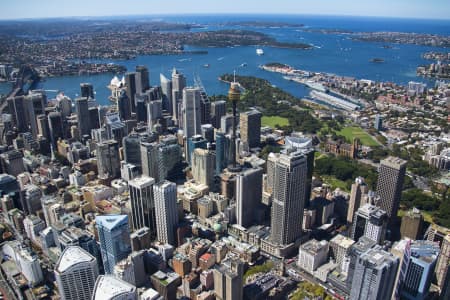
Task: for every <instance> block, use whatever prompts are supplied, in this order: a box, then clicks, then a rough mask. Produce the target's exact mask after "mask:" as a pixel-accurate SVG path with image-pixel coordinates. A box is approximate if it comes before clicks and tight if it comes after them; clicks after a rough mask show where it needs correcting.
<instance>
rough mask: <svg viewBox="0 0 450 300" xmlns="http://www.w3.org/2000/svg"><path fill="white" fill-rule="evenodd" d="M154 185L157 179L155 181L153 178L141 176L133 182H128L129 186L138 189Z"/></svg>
mask: <svg viewBox="0 0 450 300" xmlns="http://www.w3.org/2000/svg"><path fill="white" fill-rule="evenodd" d="M154 183H155V179H153V178H152V177H148V176H140V177H137V178H134V179H133V180H130V181H129V182H128V184H129V185H130V186H133V187H137V188H143V187H147V186H150V185H152V184H154Z"/></svg>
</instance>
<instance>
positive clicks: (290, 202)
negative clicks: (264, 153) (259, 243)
mask: <svg viewBox="0 0 450 300" xmlns="http://www.w3.org/2000/svg"><path fill="white" fill-rule="evenodd" d="M307 172H308V168H307V158H306V156H305V155H304V154H303V153H302V152H300V151H299V152H292V153H282V154H274V153H271V154H269V158H268V163H267V174H268V175H267V176H268V178H271V181H270V183H269V185H272V186H271V187H270V188H271V190H272V216H271V239H272V241H273V242H274V243H277V244H280V245H287V244H290V243H292V242H294V241H295V240H296V239H298V238H299V237H300V236H301V235H302V218H301V217H299V216H302V215H303V209H304V207H305V202H306V199H305V189H306V183H307ZM268 182H269V180H268Z"/></svg>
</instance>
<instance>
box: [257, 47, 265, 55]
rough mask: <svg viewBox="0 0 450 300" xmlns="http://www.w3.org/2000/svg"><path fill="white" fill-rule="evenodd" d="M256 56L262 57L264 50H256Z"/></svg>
mask: <svg viewBox="0 0 450 300" xmlns="http://www.w3.org/2000/svg"><path fill="white" fill-rule="evenodd" d="M256 54H257V55H264V50H263V49H261V48H258V49H256Z"/></svg>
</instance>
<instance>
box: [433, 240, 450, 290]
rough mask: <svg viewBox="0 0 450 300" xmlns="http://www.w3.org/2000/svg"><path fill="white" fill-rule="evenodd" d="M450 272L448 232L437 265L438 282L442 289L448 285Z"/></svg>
mask: <svg viewBox="0 0 450 300" xmlns="http://www.w3.org/2000/svg"><path fill="white" fill-rule="evenodd" d="M449 272H450V234H447V235H446V236H445V237H444V239H443V240H442V242H441V252H440V254H439V258H438V262H437V265H436V278H437V284H438V286H439V287H440V289H441V291H442V290H444V288H445V287H446V286H448V281H446V278H447V277H449V275H448V273H449Z"/></svg>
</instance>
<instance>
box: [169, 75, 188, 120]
mask: <svg viewBox="0 0 450 300" xmlns="http://www.w3.org/2000/svg"><path fill="white" fill-rule="evenodd" d="M185 87H186V77H184V75H183V74H181V73H180V72H178V70H177V69H175V68H174V69H173V71H172V113H173V120H174V121H175V122H176V123H178V122H179V120H178V114H179V109H178V108H179V103H180V100H181V99H182V97H183V89H184V88H185Z"/></svg>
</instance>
